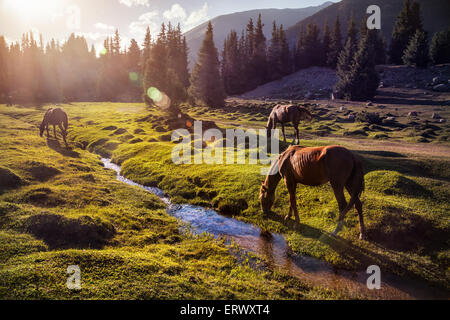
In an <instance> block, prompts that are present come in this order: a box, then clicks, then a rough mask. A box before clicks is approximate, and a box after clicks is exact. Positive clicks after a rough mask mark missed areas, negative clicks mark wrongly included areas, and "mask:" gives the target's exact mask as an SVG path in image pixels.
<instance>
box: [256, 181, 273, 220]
mask: <svg viewBox="0 0 450 320" xmlns="http://www.w3.org/2000/svg"><path fill="white" fill-rule="evenodd" d="M259 200H260V201H261V209H262V211H263V212H264V214H267V213H269V211H270V209H271V208H272V205H273V203H274V201H275V193H274V192H272V193H271V192H269V189H268V188H267V186H266V185H265V184H264V182H262V183H261V189H260V191H259Z"/></svg>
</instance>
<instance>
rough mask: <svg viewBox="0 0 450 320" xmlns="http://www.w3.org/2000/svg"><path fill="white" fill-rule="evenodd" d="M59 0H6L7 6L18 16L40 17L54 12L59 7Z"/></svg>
mask: <svg viewBox="0 0 450 320" xmlns="http://www.w3.org/2000/svg"><path fill="white" fill-rule="evenodd" d="M60 4H61V1H58V0H39V1H36V0H5V7H6V9H8V10H9V11H10V12H11V14H14V15H16V16H18V17H28V18H29V17H39V16H42V15H43V14H47V13H51V12H54V11H55V9H57V8H58V7H59V5H60Z"/></svg>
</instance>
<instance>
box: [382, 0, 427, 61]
mask: <svg viewBox="0 0 450 320" xmlns="http://www.w3.org/2000/svg"><path fill="white" fill-rule="evenodd" d="M422 25H423V24H422V19H421V16H420V5H419V4H418V3H417V2H414V3H413V4H412V5H411V4H410V1H409V0H405V3H404V5H403V9H402V11H401V12H400V14H399V16H398V17H397V20H396V22H395V25H394V29H393V31H392V39H391V43H390V46H389V58H390V60H391V62H392V63H394V64H401V63H402V62H403V61H402V57H403V53H404V51H405V49H406V47H407V46H408V44H409V41H410V40H411V38H412V37H413V36H414V34H415V33H416V30H420V31H423V26H422Z"/></svg>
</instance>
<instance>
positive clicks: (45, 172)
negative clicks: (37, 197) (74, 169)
mask: <svg viewBox="0 0 450 320" xmlns="http://www.w3.org/2000/svg"><path fill="white" fill-rule="evenodd" d="M25 165H26V167H27V169H26V170H27V171H29V172H30V173H31V175H32V176H33V177H34V178H35V179H37V180H39V181H41V182H42V181H47V180H50V179H51V178H53V177H54V176H56V175H58V174H60V173H61V171H59V170H58V169H56V168H54V167H51V166H49V165H47V164H45V163H42V162H38V161H27V162H26V164H25Z"/></svg>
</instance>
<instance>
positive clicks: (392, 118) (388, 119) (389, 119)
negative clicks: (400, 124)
mask: <svg viewBox="0 0 450 320" xmlns="http://www.w3.org/2000/svg"><path fill="white" fill-rule="evenodd" d="M386 120H387V121H395V118H394V117H387V118H386Z"/></svg>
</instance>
